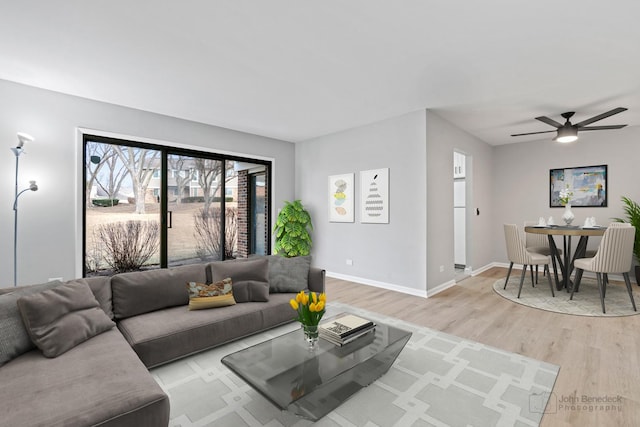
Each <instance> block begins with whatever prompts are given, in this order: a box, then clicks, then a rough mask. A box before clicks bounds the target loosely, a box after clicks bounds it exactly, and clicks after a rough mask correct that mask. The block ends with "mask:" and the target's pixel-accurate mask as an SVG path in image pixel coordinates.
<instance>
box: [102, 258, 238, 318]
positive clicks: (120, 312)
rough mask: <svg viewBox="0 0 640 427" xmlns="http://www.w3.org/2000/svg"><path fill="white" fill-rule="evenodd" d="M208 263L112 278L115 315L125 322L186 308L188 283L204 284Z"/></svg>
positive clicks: (120, 275)
mask: <svg viewBox="0 0 640 427" xmlns="http://www.w3.org/2000/svg"><path fill="white" fill-rule="evenodd" d="M206 277H207V273H206V265H205V264H192V265H183V266H180V267H172V268H161V269H157V270H148V271H135V272H131V273H121V274H116V275H115V276H113V277H112V278H111V291H112V293H113V313H114V315H115V317H116V319H125V318H127V317H131V316H136V315H138V314H142V313H148V312H150V311H155V310H160V309H162V308H166V307H173V306H176V305H187V304H188V303H189V295H188V293H187V292H185V290H184V284H185V283H187V282H205V281H206ZM225 277H228V276H225Z"/></svg>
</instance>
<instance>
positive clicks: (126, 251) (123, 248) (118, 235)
mask: <svg viewBox="0 0 640 427" xmlns="http://www.w3.org/2000/svg"><path fill="white" fill-rule="evenodd" d="M98 234H99V236H100V241H101V242H103V244H104V250H105V253H106V257H105V262H106V263H107V264H109V266H111V268H112V269H113V271H114V272H115V273H122V272H125V271H136V270H140V267H142V266H143V265H144V264H145V263H146V262H147V261H149V259H151V257H152V256H153V254H154V253H155V252H156V251H157V249H158V238H159V236H160V224H158V223H157V222H155V221H126V222H112V223H108V224H103V225H100V226H99V227H98Z"/></svg>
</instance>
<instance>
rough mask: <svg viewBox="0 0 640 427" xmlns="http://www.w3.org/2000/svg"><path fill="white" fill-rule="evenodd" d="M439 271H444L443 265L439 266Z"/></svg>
mask: <svg viewBox="0 0 640 427" xmlns="http://www.w3.org/2000/svg"><path fill="white" fill-rule="evenodd" d="M440 273H444V265H441V266H440Z"/></svg>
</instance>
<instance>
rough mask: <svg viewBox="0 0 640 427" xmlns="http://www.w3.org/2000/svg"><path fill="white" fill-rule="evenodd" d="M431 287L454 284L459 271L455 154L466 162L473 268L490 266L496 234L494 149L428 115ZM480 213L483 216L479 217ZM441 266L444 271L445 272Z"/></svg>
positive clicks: (469, 249)
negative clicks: (456, 268)
mask: <svg viewBox="0 0 640 427" xmlns="http://www.w3.org/2000/svg"><path fill="white" fill-rule="evenodd" d="M426 124H427V253H428V254H429V256H428V262H427V284H428V289H429V290H433V289H435V288H437V287H439V286H440V287H441V286H443V285H446V284H447V283H450V282H451V281H452V280H453V278H454V275H455V271H454V239H453V236H454V217H453V152H454V151H456V150H457V151H460V152H462V153H464V154H465V155H466V156H467V158H466V161H467V175H466V182H467V187H466V188H467V198H466V199H467V204H466V206H467V211H468V212H469V213H470V217H469V221H468V222H467V224H466V225H467V230H466V231H467V259H466V263H467V265H468V266H471V268H472V269H479V268H482V267H484V266H486V265H487V264H490V263H491V262H492V261H493V259H492V258H491V255H492V254H491V251H488V250H487V244H488V242H492V241H493V239H494V236H492V234H491V231H492V230H493V227H492V224H493V188H492V185H493V178H492V176H493V175H492V174H493V164H494V163H493V157H492V156H493V147H491V146H490V145H488V144H486V143H484V142H482V141H480V140H479V139H478V138H476V137H474V136H473V135H470V134H468V133H466V132H465V131H463V130H461V129H460V128H458V127H456V126H455V125H454V124H452V123H450V122H448V121H446V120H445V119H443V118H441V117H440V116H438V115H437V114H435V113H433V112H431V111H427V123H426ZM476 209H479V210H480V215H476ZM440 266H443V267H444V271H443V272H440Z"/></svg>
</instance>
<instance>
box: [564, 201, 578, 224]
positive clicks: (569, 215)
mask: <svg viewBox="0 0 640 427" xmlns="http://www.w3.org/2000/svg"><path fill="white" fill-rule="evenodd" d="M574 218H575V216H574V215H573V212H571V203H567V204H566V205H564V213H563V214H562V220H563V221H564V223H565V224H566V225H571V223H572V222H573V219H574Z"/></svg>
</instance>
